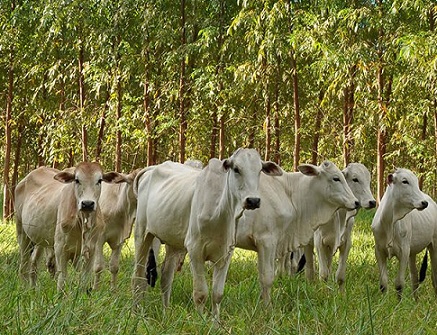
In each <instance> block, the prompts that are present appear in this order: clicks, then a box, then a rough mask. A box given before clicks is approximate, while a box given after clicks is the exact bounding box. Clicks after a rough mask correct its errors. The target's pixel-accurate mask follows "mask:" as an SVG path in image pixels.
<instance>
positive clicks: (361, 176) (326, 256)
mask: <svg viewBox="0 0 437 335" xmlns="http://www.w3.org/2000/svg"><path fill="white" fill-rule="evenodd" d="M342 172H343V175H344V177H345V178H346V182H347V184H348V185H349V187H350V189H351V190H352V193H353V194H354V195H355V196H356V197H357V199H358V201H359V202H360V206H361V207H363V208H366V209H369V208H375V206H376V201H375V198H374V197H373V195H372V192H371V190H370V172H369V170H367V168H366V167H365V166H364V165H363V164H360V163H350V164H349V165H348V166H347V167H346V168H345V169H344V170H343V171H342ZM357 213H358V209H355V210H353V211H348V210H346V209H344V208H341V209H339V210H338V211H337V212H336V213H335V214H334V216H333V217H332V218H331V219H330V220H329V221H328V222H327V223H326V224H324V225H321V226H320V227H319V228H317V230H316V231H315V232H314V239H313V240H311V241H310V243H309V244H308V245H307V246H305V258H306V269H305V272H306V275H307V278H308V279H310V280H311V279H313V277H314V262H313V249H314V246H315V247H316V250H317V256H318V261H319V277H320V278H321V279H322V280H327V279H328V277H329V274H330V272H331V265H332V259H333V256H334V254H335V253H336V251H337V250H339V265H338V269H337V273H336V279H337V283H338V285H339V288H340V290H343V289H344V282H345V278H346V261H347V258H348V255H349V251H350V248H351V246H352V227H353V225H354V222H355V216H356V214H357Z"/></svg>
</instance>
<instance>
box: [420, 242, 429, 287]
mask: <svg viewBox="0 0 437 335" xmlns="http://www.w3.org/2000/svg"><path fill="white" fill-rule="evenodd" d="M427 268H428V249H426V251H425V256H423V261H422V265H421V266H420V272H419V283H422V282H423V281H424V280H425V277H426V269H427Z"/></svg>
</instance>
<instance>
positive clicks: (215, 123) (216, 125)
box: [209, 0, 225, 158]
mask: <svg viewBox="0 0 437 335" xmlns="http://www.w3.org/2000/svg"><path fill="white" fill-rule="evenodd" d="M218 20H219V36H218V39H217V42H218V51H219V52H218V57H217V66H216V75H217V78H218V84H217V86H218V87H217V91H218V93H219V94H220V93H221V91H222V89H223V82H222V77H221V76H222V71H223V69H222V54H223V50H222V49H223V41H224V35H225V33H224V21H225V0H220V11H219V18H218ZM220 103H221V101H217V103H216V104H215V106H214V111H213V113H212V129H211V146H210V149H209V156H210V158H213V157H216V155H217V153H216V147H217V140H218V142H219V146H220V148H219V151H221V141H220V138H221V133H220V132H221V127H220V126H221V120H218V119H217V118H218V115H217V111H218V109H219V104H220ZM219 134H220V137H219ZM223 140H224V136H223Z"/></svg>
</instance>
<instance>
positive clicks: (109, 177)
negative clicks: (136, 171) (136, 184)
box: [102, 172, 132, 184]
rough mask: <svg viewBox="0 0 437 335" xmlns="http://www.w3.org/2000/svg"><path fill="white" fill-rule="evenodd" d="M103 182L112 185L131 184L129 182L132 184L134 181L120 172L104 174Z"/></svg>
mask: <svg viewBox="0 0 437 335" xmlns="http://www.w3.org/2000/svg"><path fill="white" fill-rule="evenodd" d="M102 180H103V181H105V182H107V183H111V184H119V183H129V181H130V182H131V183H132V180H131V179H130V178H128V177H126V176H125V175H123V174H121V173H118V172H107V173H104V174H103V177H102Z"/></svg>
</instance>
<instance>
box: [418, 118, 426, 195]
mask: <svg viewBox="0 0 437 335" xmlns="http://www.w3.org/2000/svg"><path fill="white" fill-rule="evenodd" d="M427 128H428V114H427V112H424V113H423V123H422V133H421V135H420V139H421V142H422V143H425V141H426V129H427ZM424 165H425V158H424V155H421V156H420V157H419V188H420V189H421V190H422V189H423V180H424V174H425V166H424Z"/></svg>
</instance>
